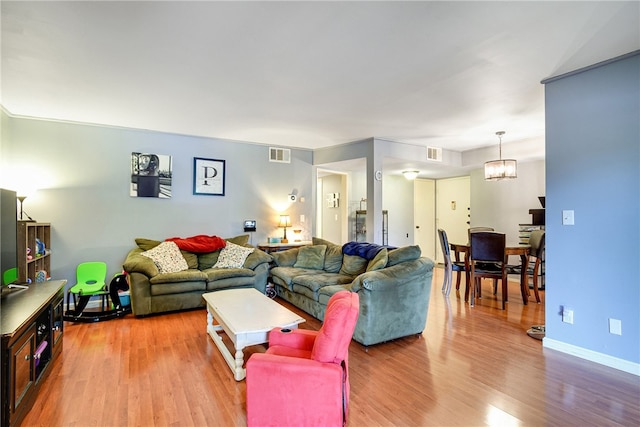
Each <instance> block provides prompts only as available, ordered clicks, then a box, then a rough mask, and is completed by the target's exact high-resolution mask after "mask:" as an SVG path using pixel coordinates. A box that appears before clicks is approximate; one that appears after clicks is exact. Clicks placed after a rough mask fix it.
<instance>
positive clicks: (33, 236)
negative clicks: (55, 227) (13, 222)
mask: <svg viewBox="0 0 640 427" xmlns="http://www.w3.org/2000/svg"><path fill="white" fill-rule="evenodd" d="M38 240H39V241H40V242H42V243H44V248H45V249H44V253H42V252H38V245H37V241H38ZM27 249H29V250H30V253H28V254H27V252H28V251H27ZM29 256H30V257H31V259H29ZM39 271H45V272H46V277H49V275H50V274H51V224H48V223H38V222H31V221H18V282H19V283H29V282H31V283H35V282H36V281H38V277H37V275H38V272H39Z"/></svg>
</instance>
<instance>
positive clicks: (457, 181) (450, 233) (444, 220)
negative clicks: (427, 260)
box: [436, 176, 471, 262]
mask: <svg viewBox="0 0 640 427" xmlns="http://www.w3.org/2000/svg"><path fill="white" fill-rule="evenodd" d="M470 213H471V178H470V177H469V176H462V177H457V178H447V179H439V180H437V182H436V229H438V228H442V229H443V230H444V231H445V232H446V233H447V238H448V239H449V242H453V243H466V242H467V240H468V231H467V230H468V229H469V218H470V217H469V215H470ZM436 253H437V254H438V255H437V258H436V261H437V262H444V258H443V257H442V249H441V248H440V242H438V249H437V251H436Z"/></svg>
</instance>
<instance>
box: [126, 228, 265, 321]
mask: <svg viewBox="0 0 640 427" xmlns="http://www.w3.org/2000/svg"><path fill="white" fill-rule="evenodd" d="M220 240H222V239H220ZM248 240H249V236H248V235H244V236H238V237H234V238H230V239H226V243H227V244H226V249H229V248H230V247H231V246H232V245H229V243H231V244H233V245H235V246H233V247H234V248H236V249H237V248H238V247H242V248H247V250H246V251H245V253H244V254H243V255H244V256H246V259H244V262H243V263H242V265H238V266H231V267H230V266H229V264H227V265H226V266H223V267H216V265H221V263H218V261H219V260H220V259H221V253H222V251H223V250H225V249H216V250H212V251H210V252H191V251H189V250H184V249H180V248H176V249H177V250H178V251H179V252H178V253H177V254H173V255H174V258H173V259H171V261H170V262H169V263H170V264H173V263H176V264H179V266H178V267H176V268H173V269H172V270H179V271H171V272H161V268H159V264H158V261H157V260H154V259H151V258H149V257H148V256H145V255H143V253H146V254H148V253H149V252H148V251H150V250H152V249H154V248H156V249H157V248H158V247H160V244H161V243H163V242H160V241H157V240H149V239H140V238H139V239H136V244H137V247H135V248H133V249H131V251H129V253H128V254H127V257H126V259H125V261H124V264H123V268H124V271H125V272H126V273H127V274H128V277H129V288H130V289H129V291H130V293H131V308H132V311H133V314H134V315H136V316H144V315H148V314H154V313H163V312H168V311H176V310H184V309H189V308H199V307H204V306H205V303H204V300H203V298H202V294H204V293H206V292H212V291H216V290H220V289H230V288H249V287H253V288H256V289H257V290H259V291H260V292H263V293H264V292H265V289H266V285H267V278H268V275H269V263H270V262H271V260H272V258H271V255H269V254H267V253H265V252H263V251H261V250H259V249H257V248H254V247H253V246H250V245H248V244H247V242H248ZM222 245H225V243H222ZM251 249H252V251H251V253H249V254H248V255H247V254H246V252H249V251H250V250H251ZM164 259H166V257H165V258H164Z"/></svg>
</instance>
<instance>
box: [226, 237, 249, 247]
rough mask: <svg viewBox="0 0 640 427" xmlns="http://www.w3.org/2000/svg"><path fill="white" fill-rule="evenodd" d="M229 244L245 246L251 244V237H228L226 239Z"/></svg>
mask: <svg viewBox="0 0 640 427" xmlns="http://www.w3.org/2000/svg"><path fill="white" fill-rule="evenodd" d="M224 240H226V241H227V242H231V243H234V244H236V245H238V246H244V245H246V244H247V243H249V235H248V234H242V235H240V236H235V237H228V238H226V239H224Z"/></svg>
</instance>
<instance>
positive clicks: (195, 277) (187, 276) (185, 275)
mask: <svg viewBox="0 0 640 427" xmlns="http://www.w3.org/2000/svg"><path fill="white" fill-rule="evenodd" d="M198 281H200V282H206V281H207V275H206V274H204V273H203V272H202V271H200V270H195V269H189V270H183V271H178V272H175V273H162V274H158V275H156V276H153V277H152V278H151V279H149V282H150V283H151V284H152V285H157V284H161V283H179V282H198Z"/></svg>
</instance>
